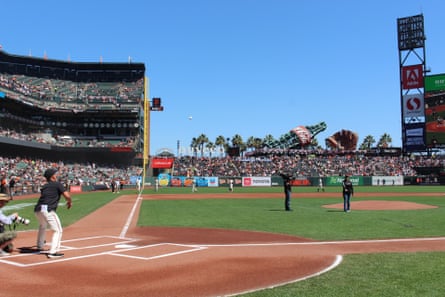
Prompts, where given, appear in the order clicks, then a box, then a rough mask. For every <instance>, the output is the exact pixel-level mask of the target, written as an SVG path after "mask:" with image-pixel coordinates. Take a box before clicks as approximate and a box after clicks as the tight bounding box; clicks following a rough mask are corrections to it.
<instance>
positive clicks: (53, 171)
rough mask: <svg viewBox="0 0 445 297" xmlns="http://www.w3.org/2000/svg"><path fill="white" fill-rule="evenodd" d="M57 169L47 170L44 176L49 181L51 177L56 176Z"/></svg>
mask: <svg viewBox="0 0 445 297" xmlns="http://www.w3.org/2000/svg"><path fill="white" fill-rule="evenodd" d="M56 172H57V169H54V168H48V169H46V170H45V173H44V174H43V176H44V177H45V178H46V179H47V180H48V179H50V178H51V176H53V175H54V174H56Z"/></svg>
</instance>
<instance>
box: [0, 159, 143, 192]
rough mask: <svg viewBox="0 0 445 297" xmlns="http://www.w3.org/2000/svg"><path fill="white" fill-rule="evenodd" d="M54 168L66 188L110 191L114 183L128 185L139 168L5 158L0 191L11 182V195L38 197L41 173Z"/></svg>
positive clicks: (1, 162) (0, 167) (0, 169)
mask: <svg viewBox="0 0 445 297" xmlns="http://www.w3.org/2000/svg"><path fill="white" fill-rule="evenodd" d="M50 167H52V168H57V169H58V171H59V179H60V181H62V182H63V183H64V184H65V185H66V186H68V187H69V186H71V185H79V186H87V187H88V186H90V187H91V188H94V187H100V188H110V185H111V183H112V182H113V181H116V180H119V181H120V182H121V183H123V184H125V183H128V181H129V180H130V177H131V176H137V175H140V174H141V169H140V167H136V166H129V167H125V168H120V167H113V166H108V167H104V166H97V165H96V164H94V163H90V164H78V163H75V164H65V163H64V162H62V161H59V162H56V163H55V162H48V161H44V160H32V159H27V158H20V157H16V158H7V157H0V175H1V176H0V177H1V186H2V191H3V192H4V191H5V188H7V187H8V185H9V182H10V181H11V180H12V179H13V180H14V181H15V183H14V189H13V194H16V195H26V194H31V193H38V192H39V191H40V186H41V185H42V184H43V183H44V182H45V178H43V172H44V171H45V170H46V169H47V168H50Z"/></svg>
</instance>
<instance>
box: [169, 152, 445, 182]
mask: <svg viewBox="0 0 445 297" xmlns="http://www.w3.org/2000/svg"><path fill="white" fill-rule="evenodd" d="M444 166H445V160H444V158H442V157H437V156H436V157H431V156H430V157H428V156H422V155H413V156H367V155H365V154H360V153H350V154H332V153H326V154H303V155H300V154H292V155H283V154H279V155H270V156H262V157H249V158H242V157H239V158H230V157H224V158H210V157H192V156H183V157H179V158H176V159H175V161H174V167H173V168H174V172H173V175H183V176H187V175H194V176H273V175H279V174H280V173H282V172H289V171H291V172H292V173H293V175H294V176H305V177H314V176H321V177H325V176H344V175H361V176H416V175H417V172H416V170H415V168H416V167H441V168H442V167H444Z"/></svg>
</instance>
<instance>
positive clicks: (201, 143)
mask: <svg viewBox="0 0 445 297" xmlns="http://www.w3.org/2000/svg"><path fill="white" fill-rule="evenodd" d="M196 142H197V143H198V148H199V150H200V151H201V157H202V156H203V155H204V145H205V144H206V143H207V142H209V138H208V137H207V136H206V135H205V134H201V135H199V136H198V139H197V140H196Z"/></svg>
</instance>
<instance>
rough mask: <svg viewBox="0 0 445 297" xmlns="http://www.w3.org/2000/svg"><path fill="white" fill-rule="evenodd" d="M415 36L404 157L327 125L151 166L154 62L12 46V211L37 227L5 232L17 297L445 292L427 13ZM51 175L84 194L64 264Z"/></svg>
mask: <svg viewBox="0 0 445 297" xmlns="http://www.w3.org/2000/svg"><path fill="white" fill-rule="evenodd" d="M397 24H398V34H399V57H400V75H401V85H400V102H401V122H402V136H403V137H402V138H403V146H402V147H400V148H393V147H390V146H388V145H387V143H382V145H381V146H379V147H371V146H369V147H366V146H365V147H360V148H358V135H357V134H356V133H354V132H352V131H349V130H341V131H338V132H336V133H334V134H333V135H331V136H329V137H328V138H327V139H325V143H326V147H327V149H320V148H314V147H313V146H312V145H311V144H312V143H313V140H314V139H315V137H316V136H317V135H318V134H319V133H321V132H322V131H325V129H326V127H327V124H326V123H325V122H320V123H316V124H314V125H307V126H303V125H300V126H297V127H287V128H289V129H288V132H285V133H283V134H282V135H279V136H277V138H276V139H266V140H264V141H263V140H261V141H260V144H259V145H255V146H254V149H252V150H249V151H248V152H247V151H246V150H245V148H246V146H245V144H242V143H232V144H231V145H230V144H229V143H222V144H221V147H222V150H223V154H222V155H220V156H215V157H210V156H198V155H193V156H177V155H175V154H174V153H172V152H171V151H169V150H167V149H166V150H163V151H160V152H159V153H157V154H156V155H150V154H149V152H150V113H151V112H162V111H163V109H164V107H163V105H162V101H161V98H147V97H148V94H149V91H148V88H149V86H148V78H147V75H146V68H145V64H143V63H118V62H116V63H104V62H100V63H92V62H91V63H90V62H87V63H85V62H84V63H78V62H71V61H70V62H67V61H59V60H51V59H47V58H44V59H41V58H36V57H29V56H20V55H14V54H11V53H8V52H6V51H3V50H0V108H1V112H0V126H1V135H0V149H1V155H0V169H1V178H2V182H1V191H2V193H3V194H4V195H8V196H9V201H8V202H7V204H6V205H5V206H4V207H3V208H2V209H1V211H2V212H3V213H4V214H5V215H8V214H11V213H18V214H19V215H20V218H23V220H17V221H15V222H14V223H13V224H9V225H6V224H5V225H4V226H3V227H4V231H5V232H8V231H9V232H14V234H16V238H15V239H14V240H13V241H12V243H11V244H10V245H9V246H8V250H5V251H3V254H2V255H1V256H0V267H1V269H2V271H4V281H3V282H2V289H1V290H0V296H17V297H20V296H27V297H28V296H36V297H40V296H42V297H43V296H45V297H46V296H65V297H71V296H72V297H74V296H84V297H90V296H91V297H93V296H108V297H113V296H116V297H118V296H119V297H122V296H157V297H162V296H165V297H171V296H183V297H201V296H202V297H210V296H246V297H247V296H252V297H254V296H255V297H259V296H280V297H283V296H367V297H369V296H391V297H393V296H443V294H444V292H445V285H444V284H445V282H444V280H445V278H444V274H443V271H444V269H445V262H444V260H443V259H444V258H445V228H444V224H443V223H444V217H445V194H444V191H443V185H444V184H445V170H444V169H445V166H444V164H445V161H444V158H443V154H442V153H441V152H442V149H443V148H444V147H445V137H444V135H445V134H444V133H445V129H443V127H442V125H443V123H442V120H443V116H442V113H443V112H444V111H445V108H444V106H445V104H444V103H443V102H442V101H443V100H441V98H442V97H441V96H442V95H443V92H444V90H445V83H444V81H445V80H444V77H445V75H443V74H437V75H430V76H426V75H425V73H426V71H425V67H426V66H425V59H424V56H422V54H416V55H415V56H416V58H419V60H420V61H419V63H418V64H417V63H415V64H414V65H411V64H410V65H406V64H405V61H407V60H408V59H406V55H413V52H414V51H416V50H419V52H420V53H422V52H423V53H424V52H425V51H424V50H423V49H424V47H425V43H424V40H425V38H424V32H423V15H417V16H411V17H407V18H401V19H398V20H397ZM413 30H414V31H415V32H412V31H413ZM419 30H421V31H419ZM422 50H423V51H422ZM409 61H412V59H409ZM287 128H285V129H284V130H286V129H287ZM199 145H202V143H201V144H198V147H199ZM48 168H55V169H57V172H58V176H59V179H60V181H61V182H62V183H63V185H64V187H65V188H66V189H67V190H68V191H69V193H70V195H71V198H72V208H70V207H68V206H71V203H70V204H69V205H67V203H66V202H64V201H63V199H62V200H60V203H59V208H58V210H57V212H58V214H59V216H60V218H61V221H62V224H63V237H62V241H61V251H62V252H63V253H64V255H63V257H60V258H57V259H48V258H47V254H48V253H47V250H48V247H49V245H50V242H51V240H50V237H49V236H50V232H48V235H47V241H46V243H45V247H44V248H43V249H37V248H36V236H37V232H38V229H39V222H38V221H37V220H36V218H35V215H34V206H35V205H36V203H37V200H38V199H39V197H40V190H41V189H42V187H44V185H45V179H44V178H43V174H44V172H45V170H46V169H48ZM345 176H349V177H350V178H351V182H352V185H353V186H354V193H353V196H352V198H351V205H350V210H351V211H350V212H349V211H348V212H346V211H345V209H344V201H343V197H342V183H343V181H344V177H345ZM284 177H286V178H288V179H289V180H290V183H291V186H292V194H291V195H292V199H291V202H290V203H291V206H292V209H291V211H287V209H286V210H285V207H284V193H283V186H284V185H285V183H284V179H285V178H284ZM69 208H70V209H69ZM348 210H349V209H348ZM28 220H29V221H28Z"/></svg>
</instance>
